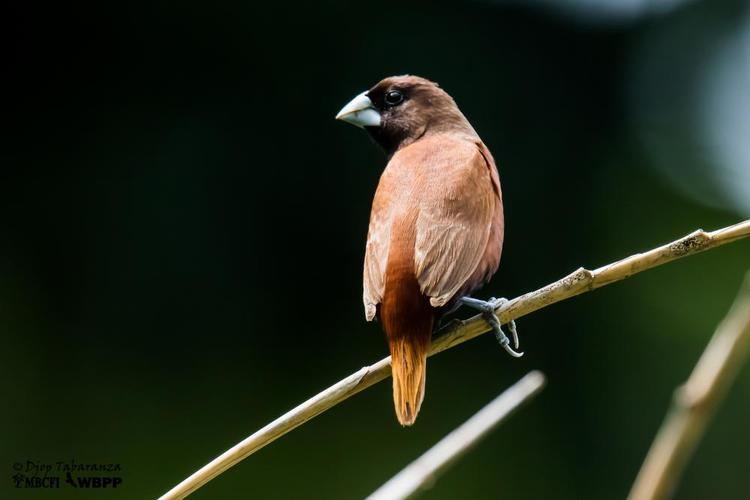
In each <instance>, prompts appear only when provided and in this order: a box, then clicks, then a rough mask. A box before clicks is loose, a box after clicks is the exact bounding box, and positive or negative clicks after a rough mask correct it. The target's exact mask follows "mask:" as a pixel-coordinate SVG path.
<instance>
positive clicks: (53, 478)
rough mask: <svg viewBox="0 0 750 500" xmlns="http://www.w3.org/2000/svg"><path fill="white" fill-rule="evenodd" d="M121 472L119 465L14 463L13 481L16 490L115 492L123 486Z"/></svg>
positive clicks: (67, 462) (27, 461)
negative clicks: (71, 489) (62, 489)
mask: <svg viewBox="0 0 750 500" xmlns="http://www.w3.org/2000/svg"><path fill="white" fill-rule="evenodd" d="M121 472H122V466H121V465H120V464H117V463H86V462H78V461H76V460H75V459H72V460H70V461H66V462H63V461H58V462H39V461H35V460H26V461H25V462H14V463H13V474H12V475H11V476H10V479H11V482H12V484H13V486H14V487H15V488H36V489H58V488H76V489H78V488H82V489H111V488H118V487H120V486H121V485H122V474H121Z"/></svg>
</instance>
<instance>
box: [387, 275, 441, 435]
mask: <svg viewBox="0 0 750 500" xmlns="http://www.w3.org/2000/svg"><path fill="white" fill-rule="evenodd" d="M412 279H413V278H412ZM409 281H411V280H409ZM400 285H401V286H399V287H397V288H396V289H395V290H394V289H391V292H392V293H386V294H385V297H384V300H383V303H382V304H381V309H380V317H381V320H382V321H383V329H384V330H385V333H386V336H387V337H388V345H389V347H390V350H391V370H392V373H393V404H394V406H395V408H396V417H398V421H399V422H400V423H401V425H412V424H413V423H414V421H415V420H416V418H417V414H418V413H419V408H420V407H421V405H422V400H423V399H424V388H425V379H426V377H427V352H428V351H429V350H430V341H431V338H432V325H433V321H434V311H433V310H432V307H431V306H430V304H429V302H428V300H427V298H426V297H424V296H423V295H422V294H421V292H420V290H419V286H418V285H417V283H416V280H414V282H413V283H409V282H408V281H407V282H406V283H404V282H401V283H400Z"/></svg>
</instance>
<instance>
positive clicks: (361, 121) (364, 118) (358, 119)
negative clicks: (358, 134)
mask: <svg viewBox="0 0 750 500" xmlns="http://www.w3.org/2000/svg"><path fill="white" fill-rule="evenodd" d="M336 119H337V120H341V121H345V122H347V123H351V124H352V125H356V126H357V127H360V128H365V127H379V126H380V113H378V110H376V109H375V107H374V106H373V105H372V101H371V100H370V98H369V97H367V91H365V92H362V93H361V94H359V95H358V96H357V97H355V98H354V99H352V100H351V101H349V104H347V105H346V106H344V107H343V108H341V111H339V114H337V115H336Z"/></svg>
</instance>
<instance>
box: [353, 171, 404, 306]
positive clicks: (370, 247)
mask: <svg viewBox="0 0 750 500" xmlns="http://www.w3.org/2000/svg"><path fill="white" fill-rule="evenodd" d="M397 184H398V183H397V182H396V181H395V179H394V175H393V172H392V171H391V170H389V168H388V167H386V169H385V171H384V172H383V175H382V176H381V178H380V183H379V184H378V189H377V191H375V198H374V199H373V200H372V211H371V212H370V227H369V229H368V231H367V247H366V250H365V268H364V273H363V295H362V299H363V301H364V305H365V317H366V318H367V321H372V319H373V318H374V317H375V314H376V312H377V305H378V304H380V302H381V301H382V300H383V290H384V288H385V268H386V265H387V264H388V249H389V247H390V243H391V225H392V216H391V214H392V212H393V209H394V201H395V200H394V198H395V197H396V196H397V194H398V185H397Z"/></svg>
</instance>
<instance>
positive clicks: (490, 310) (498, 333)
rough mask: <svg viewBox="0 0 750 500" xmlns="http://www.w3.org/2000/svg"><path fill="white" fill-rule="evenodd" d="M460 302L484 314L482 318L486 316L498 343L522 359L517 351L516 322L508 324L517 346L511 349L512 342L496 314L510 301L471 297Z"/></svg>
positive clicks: (463, 298)
mask: <svg viewBox="0 0 750 500" xmlns="http://www.w3.org/2000/svg"><path fill="white" fill-rule="evenodd" d="M459 302H460V303H461V304H463V305H465V306H467V307H471V308H472V309H476V310H478V311H480V312H481V313H482V316H484V319H485V320H486V321H487V323H489V324H490V326H491V327H492V331H494V332H495V337H496V338H497V341H498V342H500V345H501V346H503V349H505V351H506V352H507V353H508V354H510V355H511V356H513V357H514V358H520V357H521V356H523V353H522V352H518V351H516V350H515V349H518V345H519V344H518V332H517V331H516V322H515V321H513V320H511V321H510V322H509V323H508V330H510V333H511V335H512V336H513V345H514V346H515V349H514V348H513V347H511V345H510V340H509V339H508V336H507V335H505V332H504V331H503V328H502V325H501V324H500V319H499V318H498V317H497V314H495V309H497V308H498V307H500V306H501V305H503V304H505V303H506V302H508V299H505V298H502V297H501V298H499V299H496V298H495V297H491V298H490V300H487V301H484V300H479V299H473V298H471V297H462V298H461V299H460V300H459Z"/></svg>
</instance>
